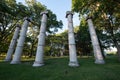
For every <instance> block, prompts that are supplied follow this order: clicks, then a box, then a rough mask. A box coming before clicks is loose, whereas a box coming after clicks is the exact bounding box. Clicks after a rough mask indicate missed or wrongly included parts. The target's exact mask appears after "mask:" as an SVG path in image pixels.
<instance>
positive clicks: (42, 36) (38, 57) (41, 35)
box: [33, 11, 48, 67]
mask: <svg viewBox="0 0 120 80" xmlns="http://www.w3.org/2000/svg"><path fill="white" fill-rule="evenodd" d="M47 14H48V11H44V12H42V13H41V15H42V20H41V27H40V33H39V39H38V46H37V52H36V57H35V62H34V64H33V66H34V67H39V66H43V65H44V61H43V54H44V46H45V32H46V24H47V17H48V16H47Z"/></svg>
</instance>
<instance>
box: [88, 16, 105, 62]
mask: <svg viewBox="0 0 120 80" xmlns="http://www.w3.org/2000/svg"><path fill="white" fill-rule="evenodd" d="M86 20H87V22H88V26H89V32H90V37H91V40H92V45H93V51H94V56H95V63H96V64H104V63H105V62H104V59H103V56H102V53H101V49H100V46H99V42H98V38H97V35H96V32H95V28H94V25H93V22H92V19H91V17H87V19H86Z"/></svg>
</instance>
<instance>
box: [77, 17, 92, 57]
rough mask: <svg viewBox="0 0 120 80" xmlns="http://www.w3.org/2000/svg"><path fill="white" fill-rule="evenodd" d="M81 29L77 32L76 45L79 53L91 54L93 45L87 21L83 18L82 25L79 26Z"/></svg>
mask: <svg viewBox="0 0 120 80" xmlns="http://www.w3.org/2000/svg"><path fill="white" fill-rule="evenodd" d="M78 28H79V30H78V31H77V32H76V34H75V38H76V46H77V53H78V54H79V55H81V56H82V55H91V54H90V53H92V46H91V39H90V35H89V31H88V26H87V23H86V21H85V20H84V19H82V20H81V24H80V26H78Z"/></svg>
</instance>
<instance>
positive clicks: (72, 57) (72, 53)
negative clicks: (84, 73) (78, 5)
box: [66, 11, 79, 67]
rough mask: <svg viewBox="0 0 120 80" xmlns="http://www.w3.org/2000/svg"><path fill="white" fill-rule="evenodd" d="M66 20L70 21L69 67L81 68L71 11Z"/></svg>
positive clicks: (67, 13) (68, 12)
mask: <svg viewBox="0 0 120 80" xmlns="http://www.w3.org/2000/svg"><path fill="white" fill-rule="evenodd" d="M66 18H67V19H68V40H69V60H70V61H69V66H72V67H76V66H79V64H78V61H77V54H76V45H75V37H74V29H73V20H72V18H73V13H72V12H71V11H67V12H66Z"/></svg>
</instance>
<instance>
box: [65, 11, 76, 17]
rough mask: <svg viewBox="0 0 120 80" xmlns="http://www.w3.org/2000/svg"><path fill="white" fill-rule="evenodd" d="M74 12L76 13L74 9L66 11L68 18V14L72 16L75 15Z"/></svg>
mask: <svg viewBox="0 0 120 80" xmlns="http://www.w3.org/2000/svg"><path fill="white" fill-rule="evenodd" d="M73 14H74V13H73V12H72V11H67V12H66V18H67V17H68V15H72V16H73Z"/></svg>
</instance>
